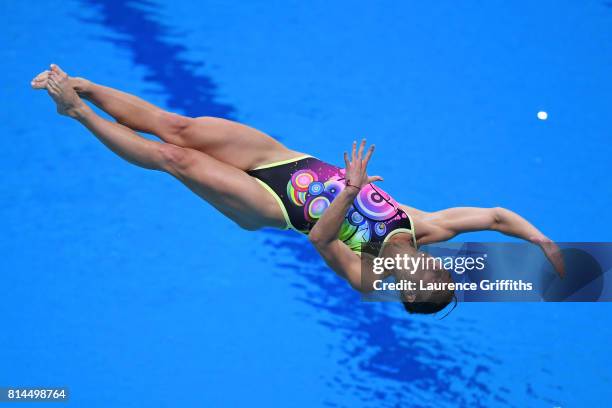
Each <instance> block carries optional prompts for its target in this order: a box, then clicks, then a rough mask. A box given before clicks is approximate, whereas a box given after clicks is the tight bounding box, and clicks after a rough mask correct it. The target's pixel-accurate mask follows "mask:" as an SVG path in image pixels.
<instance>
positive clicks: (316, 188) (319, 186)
mask: <svg viewBox="0 0 612 408" xmlns="http://www.w3.org/2000/svg"><path fill="white" fill-rule="evenodd" d="M324 189H325V186H324V185H323V183H321V182H320V181H313V182H312V183H310V185H309V186H308V193H310V194H312V195H313V196H317V195H319V194H321V193H322V192H323V190H324Z"/></svg>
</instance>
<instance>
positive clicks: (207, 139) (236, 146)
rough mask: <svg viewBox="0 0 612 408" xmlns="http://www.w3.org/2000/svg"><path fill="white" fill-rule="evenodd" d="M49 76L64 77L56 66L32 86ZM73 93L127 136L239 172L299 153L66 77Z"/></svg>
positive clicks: (245, 130) (246, 131) (225, 124)
mask: <svg viewBox="0 0 612 408" xmlns="http://www.w3.org/2000/svg"><path fill="white" fill-rule="evenodd" d="M50 72H56V73H57V74H60V75H65V73H64V72H63V71H61V69H60V68H59V67H58V66H57V65H52V69H51V71H44V72H42V73H41V74H39V75H38V76H37V77H36V78H35V79H34V80H33V81H32V86H33V87H34V88H38V89H41V88H44V87H45V84H46V81H47V78H48V75H49V73H50ZM69 81H70V82H71V84H72V86H73V88H74V89H75V90H76V91H77V93H78V94H79V95H80V96H81V97H82V98H84V99H87V100H89V101H91V102H92V103H93V104H95V105H96V106H98V107H99V108H100V109H102V110H104V111H105V112H106V113H108V114H109V115H111V116H112V117H113V118H115V120H117V122H119V123H120V124H122V125H125V126H127V127H129V128H131V129H133V130H136V131H141V132H146V133H151V134H154V135H156V136H157V137H159V138H160V139H162V140H164V141H166V142H168V143H172V144H175V145H177V146H182V147H189V148H192V149H195V150H200V151H202V152H204V153H206V154H208V155H210V156H213V157H214V158H216V159H218V160H220V161H222V162H224V163H227V164H230V165H232V166H234V167H236V168H239V169H241V170H249V169H252V168H254V167H257V166H258V165H261V164H267V163H271V162H275V161H280V160H286V159H290V158H294V157H296V156H299V155H300V154H301V153H299V152H295V151H292V150H290V149H288V148H286V147H285V146H284V145H282V144H281V143H279V142H278V141H276V140H275V139H273V138H272V137H270V136H268V135H267V134H265V133H263V132H260V131H258V130H257V129H254V128H251V127H249V126H246V125H243V124H240V123H237V122H233V121H230V120H226V119H221V118H213V117H199V118H190V117H186V116H182V115H178V114H175V113H171V112H167V111H164V110H163V109H161V108H159V107H157V106H155V105H152V104H150V103H148V102H146V101H144V100H142V99H140V98H138V97H136V96H134V95H130V94H127V93H125V92H121V91H118V90H116V89H113V88H109V87H105V86H102V85H97V84H95V83H93V82H91V81H88V80H85V79H82V78H73V77H69Z"/></svg>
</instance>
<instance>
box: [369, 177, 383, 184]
mask: <svg viewBox="0 0 612 408" xmlns="http://www.w3.org/2000/svg"><path fill="white" fill-rule="evenodd" d="M375 181H384V179H383V178H382V177H380V176H370V177H368V183H373V182H375Z"/></svg>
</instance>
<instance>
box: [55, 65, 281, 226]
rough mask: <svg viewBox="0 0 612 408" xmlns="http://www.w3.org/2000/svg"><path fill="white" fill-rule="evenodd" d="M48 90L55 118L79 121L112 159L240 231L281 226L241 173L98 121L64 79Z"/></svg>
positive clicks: (272, 205) (271, 204)
mask: <svg viewBox="0 0 612 408" xmlns="http://www.w3.org/2000/svg"><path fill="white" fill-rule="evenodd" d="M47 90H48V92H49V94H50V95H51V97H52V98H53V99H54V100H55V102H56V103H57V108H58V112H59V113H61V114H63V115H66V116H69V117H72V118H74V119H76V120H78V121H79V122H80V123H82V124H83V125H84V126H85V127H87V128H88V129H89V130H90V131H91V132H92V133H93V134H94V135H95V136H96V137H97V138H98V139H99V140H100V141H101V142H102V143H104V144H105V145H106V146H107V147H108V148H109V149H111V150H112V151H113V152H115V153H116V154H117V155H119V156H120V157H122V158H124V159H125V160H127V161H129V162H131V163H133V164H136V165H138V166H140V167H144V168H147V169H154V170H162V171H165V172H167V173H170V174H172V175H173V176H175V177H176V178H177V179H179V180H181V181H182V182H183V183H184V184H185V185H186V186H187V187H189V188H190V189H191V190H192V191H194V192H195V193H196V194H198V195H199V196H200V197H202V198H203V199H205V200H206V201H208V202H209V203H210V204H212V205H213V206H214V207H215V208H217V209H218V210H219V211H221V212H222V213H223V214H224V215H226V216H228V217H229V218H230V219H232V220H233V221H235V222H236V223H237V224H239V225H240V226H241V227H243V228H246V229H257V228H261V227H264V226H271V227H284V226H285V223H284V220H283V214H282V211H281V209H280V207H279V206H278V204H277V203H276V201H275V199H274V198H273V197H272V196H271V195H270V194H269V193H267V192H266V191H265V190H264V189H263V188H262V187H261V186H260V185H259V184H258V182H257V181H256V180H255V179H254V178H253V177H250V176H248V175H247V174H246V173H245V172H243V171H241V170H238V169H236V168H235V167H232V166H230V165H228V164H225V163H222V162H220V161H218V160H216V159H214V158H212V157H210V156H208V155H206V154H204V153H202V152H199V151H196V150H193V149H189V148H183V147H179V146H175V145H172V144H169V143H160V142H156V141H152V140H148V139H145V138H143V137H141V136H139V135H138V134H137V133H136V132H134V131H133V130H131V129H129V128H127V127H126V126H123V125H120V124H117V123H113V122H110V121H108V120H106V119H104V118H102V117H100V116H98V115H97V114H96V113H95V112H94V111H93V110H92V109H91V108H89V107H88V106H87V105H86V104H85V103H84V102H83V101H82V100H81V99H80V98H79V96H78V95H77V94H76V93H75V91H74V90H73V89H72V87H71V86H70V84H69V82H68V80H67V77H66V76H62V75H60V74H58V75H56V76H51V77H50V79H49V81H48V84H47Z"/></svg>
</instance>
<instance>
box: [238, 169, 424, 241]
mask: <svg viewBox="0 0 612 408" xmlns="http://www.w3.org/2000/svg"><path fill="white" fill-rule="evenodd" d="M248 173H249V174H250V175H251V176H253V177H255V178H257V179H259V180H261V181H262V182H263V183H265V184H266V185H267V186H268V187H269V189H271V190H272V191H273V192H274V193H275V194H276V196H277V199H278V200H280V202H281V203H282V206H283V207H284V210H285V218H286V221H287V223H288V224H289V225H288V226H289V227H290V228H292V229H295V230H297V231H299V232H302V233H304V234H308V233H309V232H310V230H311V229H312V228H313V227H314V225H315V224H316V222H317V220H318V219H319V218H320V217H321V216H322V215H323V213H324V212H325V210H326V209H327V208H328V207H329V206H330V204H331V203H332V202H333V200H334V199H335V198H336V197H337V196H338V195H339V194H340V192H342V190H344V188H345V179H344V169H341V168H339V167H336V166H333V165H331V164H328V163H325V162H323V161H321V160H319V159H316V158H314V157H305V158H301V159H298V160H295V161H289V162H283V163H281V164H273V165H269V166H262V167H259V168H257V169H253V170H250V171H248ZM397 232H409V233H411V234H412V235H413V236H414V227H413V223H412V221H411V219H410V217H409V216H408V214H407V213H406V212H405V211H404V210H402V209H401V208H400V205H399V204H398V203H397V202H396V201H395V200H394V199H393V198H392V197H391V196H390V195H389V194H387V193H386V192H385V191H384V190H382V189H381V188H379V187H378V186H376V185H374V184H366V185H365V186H363V187H362V188H361V190H360V191H359V193H358V194H357V197H356V198H355V200H354V201H353V204H352V205H351V206H350V207H349V209H348V211H347V213H346V215H345V219H344V222H343V223H342V226H341V228H340V232H339V233H338V239H340V240H342V241H343V242H344V243H346V244H347V245H348V246H349V247H350V248H351V249H352V250H353V251H355V252H361V247H362V244H365V243H382V242H384V241H385V240H386V239H388V238H390V236H391V235H393V234H394V233H397Z"/></svg>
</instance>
